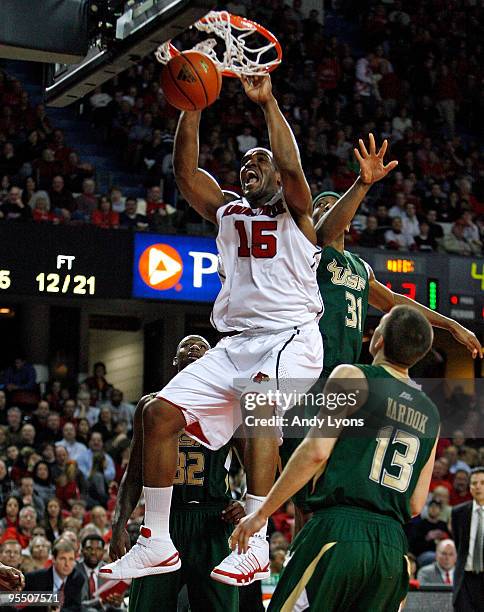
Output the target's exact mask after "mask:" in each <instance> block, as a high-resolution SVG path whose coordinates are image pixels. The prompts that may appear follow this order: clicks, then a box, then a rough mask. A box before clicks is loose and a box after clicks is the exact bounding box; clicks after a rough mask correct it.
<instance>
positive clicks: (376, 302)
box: [368, 271, 483, 359]
mask: <svg viewBox="0 0 484 612" xmlns="http://www.w3.org/2000/svg"><path fill="white" fill-rule="evenodd" d="M368 302H369V303H370V305H371V306H373V307H374V308H378V310H381V311H383V312H389V311H390V310H391V309H392V308H393V307H394V306H401V305H403V306H411V307H412V308H416V309H417V310H418V311H420V312H421V313H422V314H423V316H424V317H425V318H426V319H427V321H428V322H429V323H430V324H431V325H432V326H433V327H440V328H441V329H445V330H447V331H448V332H450V333H451V334H452V335H453V336H454V338H455V339H456V340H457V341H458V342H460V343H461V344H463V345H464V346H465V347H466V348H467V350H468V351H469V352H470V353H471V355H472V358H473V359H476V357H480V358H481V359H482V357H483V348H482V346H481V343H480V342H479V340H478V339H477V338H476V335H475V334H474V333H473V332H471V331H470V330H469V329H467V328H466V327H464V326H463V325H461V324H460V323H458V322H457V321H455V320H454V319H450V318H449V317H446V316H444V315H441V314H440V313H438V312H435V310H430V308H427V307H426V306H424V305H423V304H419V302H416V301H414V300H411V299H410V298H409V297H407V296H406V295H400V294H399V293H395V292H394V291H392V290H391V289H389V288H388V287H387V286H385V285H383V284H382V283H380V282H379V281H378V280H377V279H376V278H375V275H374V273H373V271H372V272H371V274H370V291H369V294H368Z"/></svg>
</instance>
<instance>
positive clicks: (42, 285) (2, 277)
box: [0, 223, 132, 299]
mask: <svg viewBox="0 0 484 612" xmlns="http://www.w3.org/2000/svg"><path fill="white" fill-rule="evenodd" d="M12 225H13V224H7V223H2V224H0V297H1V296H2V295H19V296H22V295H30V296H43V297H47V298H49V297H68V298H71V299H86V298H104V299H106V298H126V297H129V296H130V293H131V273H130V268H131V259H132V236H131V235H129V233H128V232H123V231H115V230H113V231H109V230H100V229H97V228H92V227H82V226H80V227H52V226H40V225H38V224H34V223H29V224H27V223H25V224H20V223H18V224H15V227H14V228H13V227H12ZM12 229H14V230H15V231H12Z"/></svg>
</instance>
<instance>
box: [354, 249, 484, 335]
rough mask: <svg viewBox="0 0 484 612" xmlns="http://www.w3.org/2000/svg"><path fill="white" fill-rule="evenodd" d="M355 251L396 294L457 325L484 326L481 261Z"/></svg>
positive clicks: (483, 264) (482, 269)
mask: <svg viewBox="0 0 484 612" xmlns="http://www.w3.org/2000/svg"><path fill="white" fill-rule="evenodd" d="M355 251H356V252H357V253H358V254H359V255H360V256H361V257H362V258H363V259H365V261H367V262H368V263H369V264H370V265H371V266H372V268H373V271H374V272H375V276H376V278H377V279H378V280H379V281H380V282H382V283H383V284H385V285H387V287H389V288H390V289H392V290H393V291H395V292H397V293H401V294H403V295H406V296H408V297H409V298H411V299H413V300H417V301H418V302H421V303H422V304H425V306H428V307H429V308H430V309H431V310H436V311H438V312H440V313H442V314H444V315H447V316H450V317H452V318H453V319H457V320H460V321H476V322H478V323H484V259H483V258H470V257H469V258H467V257H454V256H450V255H444V254H440V253H429V254H428V255H427V254H425V255H424V254H422V253H415V254H413V253H412V254H410V253H405V254H403V253H402V254H392V253H391V252H390V251H384V252H381V251H375V250H371V249H358V248H356V249H355Z"/></svg>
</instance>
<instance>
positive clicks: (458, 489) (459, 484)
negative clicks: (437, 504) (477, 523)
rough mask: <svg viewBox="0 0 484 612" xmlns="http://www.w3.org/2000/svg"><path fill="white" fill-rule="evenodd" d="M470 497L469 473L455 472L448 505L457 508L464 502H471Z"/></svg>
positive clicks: (464, 471) (463, 471)
mask: <svg viewBox="0 0 484 612" xmlns="http://www.w3.org/2000/svg"><path fill="white" fill-rule="evenodd" d="M471 499H472V495H471V494H470V492H469V473H468V472H467V470H457V472H456V473H455V475H454V484H453V486H452V489H451V491H450V499H449V504H450V505H451V506H457V505H458V504H463V503H464V502H467V501H471Z"/></svg>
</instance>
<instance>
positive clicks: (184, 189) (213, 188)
mask: <svg viewBox="0 0 484 612" xmlns="http://www.w3.org/2000/svg"><path fill="white" fill-rule="evenodd" d="M200 117H201V113H200V111H189V112H183V113H181V115H180V119H179V120H178V127H177V130H176V134H175V143H174V146H173V172H174V174H175V179H176V183H177V185H178V188H179V189H180V191H181V193H182V195H183V197H184V198H185V200H186V201H187V202H188V203H189V204H190V206H192V207H193V208H194V209H195V210H196V211H197V212H198V213H199V214H200V215H201V216H202V217H203V218H204V219H207V220H208V221H211V222H212V223H216V220H217V209H218V208H219V207H220V206H222V204H224V203H225V197H224V194H223V193H222V190H221V189H220V186H219V184H218V183H217V181H216V180H215V179H214V178H213V177H212V176H210V174H209V173H208V172H206V171H205V170H202V169H201V168H199V167H198V150H199V149H198V131H199V126H200Z"/></svg>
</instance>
